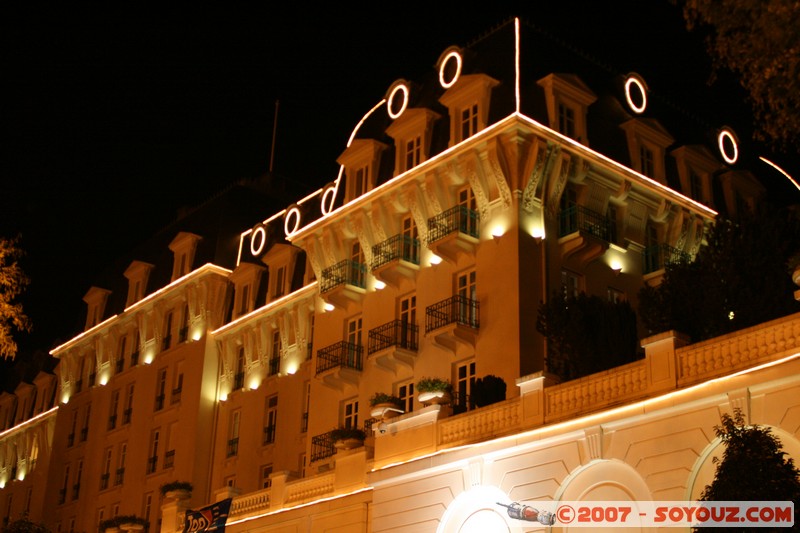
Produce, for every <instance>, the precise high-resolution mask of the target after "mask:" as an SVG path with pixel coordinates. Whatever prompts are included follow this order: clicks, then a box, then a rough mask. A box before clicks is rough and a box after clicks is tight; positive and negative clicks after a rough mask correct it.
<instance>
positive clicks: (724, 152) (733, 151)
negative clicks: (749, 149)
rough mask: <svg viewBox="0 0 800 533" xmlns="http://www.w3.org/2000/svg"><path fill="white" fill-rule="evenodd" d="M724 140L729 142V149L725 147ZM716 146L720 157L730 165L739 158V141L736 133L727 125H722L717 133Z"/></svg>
mask: <svg viewBox="0 0 800 533" xmlns="http://www.w3.org/2000/svg"><path fill="white" fill-rule="evenodd" d="M726 141H727V142H728V143H730V150H729V149H728V148H726V146H725V145H726ZM717 146H718V147H719V153H720V155H721V156H722V159H723V160H724V161H725V162H726V163H728V164H729V165H732V164H734V163H736V161H738V159H739V141H738V140H737V138H736V134H735V133H734V132H733V130H732V129H731V128H729V127H727V126H726V127H724V128H722V129H721V130H719V133H718V134H717Z"/></svg>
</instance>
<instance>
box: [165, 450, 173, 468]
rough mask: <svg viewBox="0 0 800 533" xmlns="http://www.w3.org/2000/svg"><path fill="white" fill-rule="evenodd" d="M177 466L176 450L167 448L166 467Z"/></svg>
mask: <svg viewBox="0 0 800 533" xmlns="http://www.w3.org/2000/svg"><path fill="white" fill-rule="evenodd" d="M173 466H175V450H167V451H166V452H164V469H165V470H166V469H167V468H172V467H173Z"/></svg>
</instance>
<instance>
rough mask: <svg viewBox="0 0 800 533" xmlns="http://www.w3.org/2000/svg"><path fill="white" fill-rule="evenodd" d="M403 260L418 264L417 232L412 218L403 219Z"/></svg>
mask: <svg viewBox="0 0 800 533" xmlns="http://www.w3.org/2000/svg"><path fill="white" fill-rule="evenodd" d="M403 259H405V260H406V261H409V262H411V263H414V264H415V265H418V264H419V232H418V231H417V224H416V223H415V222H414V217H412V216H407V217H404V218H403Z"/></svg>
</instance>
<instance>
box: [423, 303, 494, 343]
mask: <svg viewBox="0 0 800 533" xmlns="http://www.w3.org/2000/svg"><path fill="white" fill-rule="evenodd" d="M480 310H481V309H480V302H479V301H478V300H472V299H470V298H467V297H465V296H459V295H456V296H451V297H450V298H447V299H446V300H442V301H441V302H437V303H435V304H433V305H429V306H428V307H426V308H425V334H426V335H428V336H431V337H432V338H433V340H434V342H435V343H436V344H438V345H439V346H441V347H442V348H445V349H447V350H450V351H451V352H453V353H455V352H456V348H457V346H458V344H467V345H469V346H472V347H474V346H475V341H476V339H477V336H478V328H479V327H480Z"/></svg>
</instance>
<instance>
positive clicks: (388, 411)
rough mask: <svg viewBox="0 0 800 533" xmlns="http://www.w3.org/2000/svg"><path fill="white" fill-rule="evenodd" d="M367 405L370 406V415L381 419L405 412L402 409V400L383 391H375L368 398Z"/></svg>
mask: <svg viewBox="0 0 800 533" xmlns="http://www.w3.org/2000/svg"><path fill="white" fill-rule="evenodd" d="M369 405H370V407H372V411H370V415H371V416H374V417H375V418H380V419H383V420H386V419H387V418H392V417H394V416H397V415H399V414H403V413H404V412H405V411H404V410H403V407H404V405H403V400H401V399H400V398H398V397H397V396H392V395H391V394H386V393H384V392H376V393H375V394H373V395H372V398H370V399H369Z"/></svg>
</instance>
